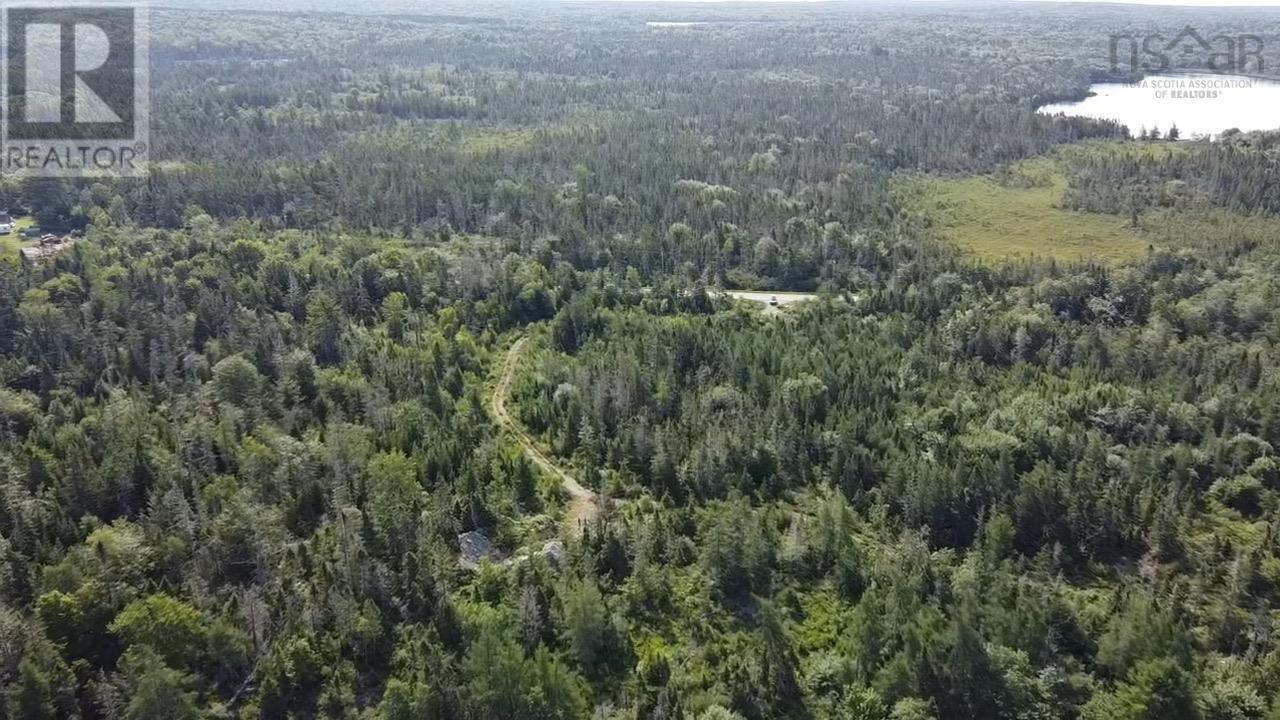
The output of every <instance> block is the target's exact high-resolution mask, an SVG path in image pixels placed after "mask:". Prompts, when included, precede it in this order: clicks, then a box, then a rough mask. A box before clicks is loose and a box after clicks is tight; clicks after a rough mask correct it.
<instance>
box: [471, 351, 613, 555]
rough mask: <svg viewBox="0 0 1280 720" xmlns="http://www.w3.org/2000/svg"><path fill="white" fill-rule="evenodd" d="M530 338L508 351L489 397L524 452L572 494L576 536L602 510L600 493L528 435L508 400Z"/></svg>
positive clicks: (568, 518)
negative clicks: (513, 413) (573, 473)
mask: <svg viewBox="0 0 1280 720" xmlns="http://www.w3.org/2000/svg"><path fill="white" fill-rule="evenodd" d="M528 340H529V339H528V338H524V337H522V338H520V339H519V340H516V341H515V343H514V344H513V345H512V346H511V349H510V350H508V351H507V356H506V358H505V359H504V360H503V363H502V374H501V376H499V379H498V384H497V386H496V387H495V388H494V390H493V397H492V398H490V400H489V406H490V410H491V411H492V413H493V417H494V419H496V420H497V421H498V424H499V425H501V426H502V427H504V428H506V429H507V430H508V431H510V432H511V436H512V437H514V438H515V439H516V441H517V442H518V443H520V447H521V448H523V449H524V454H525V456H526V457H528V458H529V461H530V462H532V463H533V464H534V465H535V466H537V468H538V469H539V470H541V471H542V472H544V473H547V474H548V475H551V476H552V477H554V478H556V479H558V480H559V481H560V484H561V486H563V487H564V490H565V492H566V493H568V494H569V507H568V510H567V512H566V513H565V524H566V526H567V529H568V530H569V531H570V532H571V533H572V534H573V535H574V536H575V537H577V536H581V535H582V531H583V529H585V527H586V526H587V524H589V523H590V522H591V521H592V520H594V519H595V518H596V517H597V516H598V515H599V514H600V496H599V495H598V494H597V493H596V492H595V491H593V490H590V489H588V488H586V487H584V486H583V485H582V484H581V483H579V482H578V481H577V480H575V479H574V478H573V476H572V475H570V474H569V473H568V472H567V471H566V470H565V469H564V468H562V467H561V466H560V465H558V464H557V463H556V462H555V461H554V460H553V459H552V458H550V457H548V456H547V455H546V453H544V452H542V450H540V449H539V448H538V445H537V443H535V442H534V441H533V438H532V437H530V436H529V433H527V432H526V431H525V429H524V426H523V425H521V424H520V422H519V421H518V420H516V418H515V417H514V416H513V415H512V414H511V412H510V410H509V408H508V407H507V401H508V400H509V399H510V397H511V383H512V382H514V381H515V376H516V368H517V367H518V365H519V363H520V358H521V355H522V354H523V352H524V348H525V345H526V344H527V342H528Z"/></svg>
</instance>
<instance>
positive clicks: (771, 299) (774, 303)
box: [769, 295, 778, 307]
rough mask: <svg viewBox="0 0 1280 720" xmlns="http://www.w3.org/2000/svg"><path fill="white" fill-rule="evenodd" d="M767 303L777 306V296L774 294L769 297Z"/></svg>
mask: <svg viewBox="0 0 1280 720" xmlns="http://www.w3.org/2000/svg"><path fill="white" fill-rule="evenodd" d="M769 305H770V307H778V296H777V295H774V296H773V297H771V298H769Z"/></svg>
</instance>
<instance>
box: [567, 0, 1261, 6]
mask: <svg viewBox="0 0 1280 720" xmlns="http://www.w3.org/2000/svg"><path fill="white" fill-rule="evenodd" d="M592 1H594V2H636V3H645V2H670V3H699V4H703V3H723V2H774V3H777V2H831V1H832V0H592ZM916 1H917V2H936V3H945V2H947V1H948V0H916ZM1048 1H1049V2H1081V3H1092V2H1108V3H1118V4H1125V5H1193V6H1197V7H1280V0H1048Z"/></svg>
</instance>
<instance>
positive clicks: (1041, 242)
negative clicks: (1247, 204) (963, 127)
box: [901, 142, 1223, 264]
mask: <svg viewBox="0 0 1280 720" xmlns="http://www.w3.org/2000/svg"><path fill="white" fill-rule="evenodd" d="M1117 149H1118V150H1120V151H1121V152H1124V153H1133V154H1134V155H1143V156H1150V155H1155V154H1173V153H1180V152H1187V151H1188V149H1189V148H1188V147H1187V145H1185V144H1175V143H1139V142H1087V143H1080V144H1078V145H1073V146H1065V147H1062V148H1060V149H1058V150H1057V151H1056V152H1054V153H1051V154H1049V155H1046V156H1042V157H1037V158H1032V159H1030V160H1025V161H1023V162H1020V163H1016V164H1014V165H1012V166H1010V167H1008V168H1004V169H1002V170H1001V171H999V172H996V173H992V174H991V175H984V176H976V177H964V178H940V177H921V176H916V177H912V178H910V179H908V180H906V181H904V183H903V184H902V186H901V187H902V188H903V189H904V190H905V191H906V193H907V197H908V204H909V206H910V207H911V208H912V209H913V210H914V211H916V212H918V213H922V214H923V215H925V216H926V217H927V218H928V219H929V221H930V224H931V226H932V228H933V230H934V232H935V233H936V234H937V236H938V237H939V238H940V239H942V240H945V241H947V242H951V243H954V244H956V245H957V246H959V247H960V248H962V249H964V250H965V251H967V252H969V253H971V254H973V255H975V256H978V257H980V258H982V259H984V260H994V261H1003V260H1029V259H1050V258H1052V259H1054V260H1058V261H1063V262H1077V261H1081V260H1094V261H1100V262H1106V263H1111V264H1116V263H1122V262H1125V261H1127V260H1132V259H1135V258H1140V257H1142V256H1144V255H1145V254H1146V253H1147V252H1148V249H1149V248H1150V247H1151V246H1152V245H1153V244H1160V241H1161V240H1167V239H1169V238H1170V237H1172V236H1188V235H1190V234H1191V233H1189V232H1187V231H1186V229H1185V227H1183V228H1181V229H1180V228H1179V227H1177V226H1176V225H1182V226H1185V225H1186V223H1187V222H1188V220H1187V219H1186V218H1178V219H1176V220H1175V218H1174V217H1172V216H1171V215H1170V214H1168V213H1163V212H1157V213H1149V214H1147V215H1145V216H1144V217H1143V218H1142V220H1141V221H1140V222H1139V226H1138V227H1136V228H1135V227H1133V225H1132V221H1131V219H1130V218H1126V217H1120V216H1117V215H1105V214H1101V213H1089V212H1077V211H1074V210H1068V209H1066V208H1064V207H1063V206H1062V198H1063V195H1064V194H1065V193H1066V190H1067V171H1066V161H1067V160H1068V159H1069V158H1071V157H1078V156H1079V155H1081V154H1087V153H1093V152H1099V151H1100V150H1106V151H1108V152H1113V151H1115V150H1117ZM1222 221H1223V220H1222V218H1209V217H1205V218H1200V219H1195V220H1192V221H1190V222H1191V224H1192V225H1203V224H1206V223H1207V224H1211V225H1212V224H1218V223H1221V222H1222Z"/></svg>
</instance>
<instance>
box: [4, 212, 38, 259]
mask: <svg viewBox="0 0 1280 720" xmlns="http://www.w3.org/2000/svg"><path fill="white" fill-rule="evenodd" d="M35 224H36V221H35V218H33V217H31V216H30V215H24V216H21V217H16V218H14V220H13V232H12V233H11V234H9V235H0V255H2V256H5V257H9V256H12V255H17V254H18V250H19V249H20V248H22V247H24V246H26V245H28V244H29V243H28V242H27V240H26V239H25V238H23V237H22V233H24V232H26V231H27V230H28V229H29V228H31V227H32V226H34V225H35Z"/></svg>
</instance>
